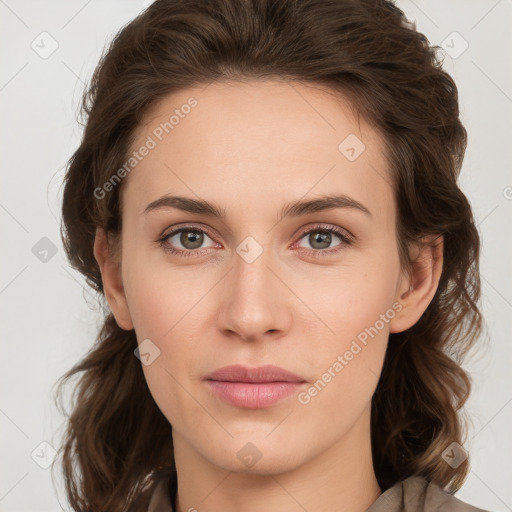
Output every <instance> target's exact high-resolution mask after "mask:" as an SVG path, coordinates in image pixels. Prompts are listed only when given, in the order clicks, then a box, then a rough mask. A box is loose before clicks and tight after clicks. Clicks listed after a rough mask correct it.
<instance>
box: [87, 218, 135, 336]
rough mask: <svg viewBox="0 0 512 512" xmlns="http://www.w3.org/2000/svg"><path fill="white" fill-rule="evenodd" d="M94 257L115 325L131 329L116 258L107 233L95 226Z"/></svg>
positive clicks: (131, 324) (126, 329)
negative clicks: (112, 252) (111, 249)
mask: <svg viewBox="0 0 512 512" xmlns="http://www.w3.org/2000/svg"><path fill="white" fill-rule="evenodd" d="M94 257H95V258H96V261H97V262H98V265H99V267H100V272H101V279H102V282H103V290H104V293H105V297H106V299H107V302H108V304H109V306H110V309H111V310H112V313H113V314H114V317H115V319H116V322H117V325H119V327H120V328H121V329H124V330H125V331H130V330H131V329H133V322H132V320H131V317H130V312H129V309H128V303H127V301H126V296H125V292H124V287H123V283H122V278H121V267H120V264H119V261H118V258H117V257H115V255H113V254H111V251H110V245H109V242H108V238H107V234H106V233H105V230H104V229H103V228H100V227H97V228H96V236H95V239H94Z"/></svg>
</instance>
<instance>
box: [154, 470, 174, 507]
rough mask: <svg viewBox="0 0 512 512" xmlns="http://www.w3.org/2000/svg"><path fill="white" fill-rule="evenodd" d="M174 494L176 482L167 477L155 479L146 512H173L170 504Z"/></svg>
mask: <svg viewBox="0 0 512 512" xmlns="http://www.w3.org/2000/svg"><path fill="white" fill-rule="evenodd" d="M175 492H176V480H175V478H173V477H172V476H171V477H169V475H160V476H159V477H157V478H156V479H155V485H154V487H153V491H152V494H151V499H150V501H149V504H148V509H147V512H175V511H174V506H173V505H172V503H171V498H172V499H173V498H174V495H175Z"/></svg>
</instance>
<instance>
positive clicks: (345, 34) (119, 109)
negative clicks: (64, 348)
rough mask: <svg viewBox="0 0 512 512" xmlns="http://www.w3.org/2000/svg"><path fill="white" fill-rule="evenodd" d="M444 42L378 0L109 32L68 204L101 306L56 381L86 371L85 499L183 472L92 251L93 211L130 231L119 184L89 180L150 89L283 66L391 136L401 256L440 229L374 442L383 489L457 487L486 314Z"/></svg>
mask: <svg viewBox="0 0 512 512" xmlns="http://www.w3.org/2000/svg"><path fill="white" fill-rule="evenodd" d="M438 50H439V47H437V46H431V45H429V41H428V39H427V38H426V37H425V36H424V35H423V34H421V33H419V32H418V31H417V30H416V25H415V24H413V23H410V22H409V21H408V20H407V19H406V17H405V15H404V13H403V12H402V11H401V10H400V9H399V8H398V7H397V6H395V5H394V4H393V3H392V2H390V1H385V0H330V1H326V0H300V1H295V0H208V1H204V0H157V1H156V2H154V3H153V4H152V5H150V6H149V7H148V8H147V9H146V10H144V11H143V12H142V13H141V14H140V15H139V16H137V17H136V18H135V19H134V20H132V21H131V22H130V23H128V24H127V25H125V26H124V27H123V28H122V29H120V30H119V32H118V33H117V34H116V35H115V37H114V38H113V39H112V41H111V43H110V45H109V47H107V48H105V49H104V52H103V54H102V57H101V59H100V62H99V64H98V66H97V68H96V69H95V71H94V74H93V76H92V79H91V82H90V84H89V86H88V88H87V89H86V91H85V92H84V94H83V98H82V104H81V114H82V115H83V116H84V115H85V118H86V122H85V125H84V132H83V137H82V140H81V143H80V146H79V147H78V149H77V150H76V151H75V152H74V154H73V155H72V157H71V158H70V160H69V162H68V165H67V169H66V176H65V180H64V193H63V202H62V225H61V236H62V240H63V244H64V248H65V250H66V253H67V257H68V259H69V261H70V264H71V266H72V267H73V268H75V269H77V270H78V271H79V272H80V273H81V274H83V276H85V278H86V282H87V284H88V285H89V286H91V287H92V288H93V290H94V291H95V292H97V297H98V301H99V303H100V304H101V305H102V307H103V314H104V318H103V320H104V323H103V326H102V327H101V329H100V330H99V333H98V337H97V339H96V341H95V344H94V346H93V347H92V348H91V349H90V351H89V352H88V353H87V354H86V355H85V356H84V358H83V359H82V360H81V361H80V362H78V363H77V364H76V365H75V366H74V367H73V368H71V369H70V370H69V371H68V372H67V373H66V374H64V375H63V376H62V377H61V378H60V379H59V381H60V384H59V389H58V392H59V394H60V393H61V391H62V389H61V388H62V386H63V385H64V384H65V383H66V382H67V381H68V379H69V378H70V377H72V376H77V377H78V376H79V380H78V382H77V383H76V387H75V388H74V393H73V395H72V412H71V414H70V415H69V419H68V420H67V422H66V431H65V439H64V443H63V445H62V447H61V449H60V452H59V454H60V455H61V456H62V469H63V473H64V477H65V484H66V492H67V496H68V500H69V502H70V504H71V506H72V507H73V509H74V510H76V511H109V512H118V511H119V512H120V511H125V510H130V511H132V510H133V511H136V510H145V509H146V508H147V504H148V500H149V497H150V494H151V492H152V491H153V489H154V486H155V485H156V482H157V476H162V475H167V476H170V477H172V478H174V479H175V478H176V472H175V471H176V470H175V466H174V457H173V447H172V437H171V425H170V424H169V422H168V421H167V419H166V418H165V417H164V415H163V414H162V412H161V411H160V410H159V408H158V407H157V405H156V403H155V402H154V400H153V398H152V396H151V395H150V392H149V389H148V387H147V384H146V381H145V378H144V375H143V371H142V367H141V363H140V361H139V360H138V359H137V358H136V357H134V349H135V348H136V347H137V340H136V336H135V332H134V330H131V331H125V330H122V329H121V328H120V327H119V326H118V325H117V323H116V321H115V319H114V317H113V315H112V313H111V312H110V310H109V308H108V306H107V305H106V302H105V297H104V290H103V284H102V279H101V273H100V270H99V267H98V263H97V261H96V259H95V257H94V254H93V245H94V238H95V232H96V227H98V226H100V227H102V228H104V229H105V230H106V231H107V233H108V234H109V236H110V237H111V238H112V241H115V240H118V239H119V234H120V232H121V211H120V207H121V202H120V197H121V196H120V193H121V190H122V185H123V182H121V183H120V184H119V185H118V186H115V187H113V190H112V191H110V192H108V193H107V194H106V196H105V197H104V198H103V199H97V198H96V196H95V193H94V191H95V190H96V189H97V188H98V187H101V186H102V185H103V184H104V183H105V182H106V181H107V180H108V179H109V178H111V176H112V175H113V174H114V172H115V171H116V170H117V169H119V168H120V167H121V166H122V165H123V163H124V162H125V161H126V160H127V154H128V151H129V149H130V146H131V144H132V142H133V140H134V139H133V136H134V131H135V129H136V128H137V126H138V125H139V123H140V122H141V120H142V119H143V117H144V115H145V113H146V112H147V111H148V109H149V108H150V107H151V106H152V105H154V104H155V102H157V101H158V100H159V99H162V98H163V97H164V96H166V95H168V94H170V93H173V92H176V91H179V90H183V89H186V88H187V87H192V86H197V85H200V84H207V83H212V82H214V81H218V80H225V79H229V80H251V79H257V78H277V77H279V78H281V79H283V78H284V79H286V80H291V81H294V80H295V81H299V82H303V83H308V82H309V83H316V84H322V85H324V86H328V87H329V88H331V89H332V90H334V91H339V92H341V93H342V94H344V95H345V96H346V97H347V98H349V100H350V101H351V105H352V106H353V107H354V108H355V109H356V111H357V112H358V113H359V114H361V115H362V116H363V117H364V118H365V119H366V121H367V122H369V123H371V124H372V125H373V126H375V127H376V128H377V129H378V130H379V132H380V133H381V134H382V136H383V138H384V141H385V146H386V151H387V158H388V161H389V165H390V168H391V169H392V180H393V183H392V184H393V189H394V195H395V198H396V205H397V211H398V215H397V244H398V246H399V254H400V262H401V264H402V266H403V268H406V269H408V270H410V269H411V268H412V267H411V264H412V262H411V261H409V259H408V252H407V247H408V246H409V244H410V243H412V242H415V241H418V240H420V238H421V237H422V236H423V235H425V234H432V235H437V236H440V235H442V236H443V240H444V255H443V258H444V260H443V270H442V275H441V278H440V282H439V286H438V289H437V292H436V294H435V296H434V298H433V300H432V302H431V303H430V305H429V306H428V308H427V310H426V311H425V313H424V314H423V315H422V317H421V318H420V320H419V321H418V322H417V323H416V324H415V325H414V326H412V327H411V328H409V329H408V330H406V331H404V332H401V333H395V334H390V339H389V346H388V349H387V353H386V357H385V361H384V366H383V370H382V374H381V377H380V380H379V382H378V385H377V388H376V391H375V394H374V396H373V398H372V412H371V442H372V453H373V461H374V468H375V473H376V477H377V480H378V483H379V485H380V487H381V489H382V490H383V491H384V490H386V489H388V488H389V487H391V486H392V485H394V484H395V483H397V482H399V481H401V480H403V479H405V478H407V477H409V476H412V475H420V476H423V477H424V478H426V479H427V480H428V481H432V482H434V483H437V484H438V485H440V486H441V487H443V488H445V490H446V491H448V492H450V493H454V492H456V491H457V490H458V489H459V488H460V487H461V486H462V484H463V482H464V480H465V478H466V477H467V473H468V471H469V465H468V460H466V461H464V462H463V463H462V464H461V465H460V466H459V467H457V468H455V469H454V468H452V467H451V466H450V465H449V464H447V463H446V462H445V460H443V458H442V457H441V454H442V452H443V451H444V450H445V449H446V448H447V447H448V446H449V445H450V444H451V443H452V442H454V441H456V442H458V443H459V444H460V445H463V442H464V440H463V435H465V434H466V432H465V429H466V427H467V425H466V423H465V421H466V418H465V417H464V411H463V410H462V406H463V405H464V403H465V402H466V400H467V398H468V395H469V393H470V389H471V380H470V377H469V375H468V374H467V373H466V372H465V371H464V370H463V368H462V366H461V364H462V361H463V358H464V357H465V356H466V355H467V352H468V351H469V349H470V348H471V347H472V346H473V344H474V342H475V340H476V339H477V338H478V337H479V335H480V333H481V330H482V326H483V320H482V315H481V313H480V310H479V307H478V301H479V299H480V274H479V251H480V239H479V234H478V231H477V228H476V226H475V224H474V219H473V214H472V210H471V206H470V204H469V202H468V200H467V198H466V197H465V195H464V194H463V192H462V191H461V190H460V188H459V186H458V184H457V180H458V176H459V173H460V168H461V165H462V161H463V157H464V152H465V150H466V144H467V132H466V130H465V128H464V126H463V125H462V123H461V121H460V119H459V106H458V91H457V87H456V85H455V83H454V81H453V80H452V78H451V77H450V75H448V74H447V73H446V72H445V71H444V70H443V69H442V59H441V58H440V57H439V55H438V53H437V51H438ZM58 405H59V404H58ZM59 407H60V409H61V410H63V409H64V408H63V407H62V406H61V405H59ZM66 414H67V413H66Z"/></svg>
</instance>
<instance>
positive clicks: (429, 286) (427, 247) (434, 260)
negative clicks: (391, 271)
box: [390, 235, 444, 333]
mask: <svg viewBox="0 0 512 512" xmlns="http://www.w3.org/2000/svg"><path fill="white" fill-rule="evenodd" d="M443 247H444V240H443V236H442V235H428V236H426V237H423V238H422V240H421V243H417V244H414V246H413V247H412V248H411V252H410V255H411V259H412V262H413V263H412V270H411V272H410V275H409V274H408V273H406V272H403V273H402V275H401V279H400V284H399V286H398V288H397V293H396V296H395V301H397V302H399V303H400V304H401V305H402V309H401V310H400V311H399V312H397V314H396V315H395V317H394V318H393V319H392V320H391V322H390V332H391V333H396V332H402V331H405V330H407V329H409V328H410V327H412V326H413V325H414V324H415V323H416V322H417V321H418V320H419V319H420V318H421V315H423V313H424V312H425V310H426V309H427V307H428V305H429V304H430V302H431V301H432V299H433V298H434V295H435V293H436V291H437V287H438V285H439V280H440V279H441V272H442V269H443Z"/></svg>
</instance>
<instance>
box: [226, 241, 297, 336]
mask: <svg viewBox="0 0 512 512" xmlns="http://www.w3.org/2000/svg"><path fill="white" fill-rule="evenodd" d="M251 243H252V244H253V245H251ZM244 250H245V252H244ZM257 252H259V254H257ZM290 278H291V275H290V274H289V273H288V274H287V273H286V272H285V271H284V270H283V269H282V267H281V266H280V265H279V262H277V261H276V258H273V257H272V254H271V252H270V251H265V250H262V251H256V246H255V245H254V243H253V242H251V241H250V240H249V241H247V242H246V243H245V244H244V243H242V244H240V246H239V247H238V248H237V253H236V254H235V255H234V257H233V266H232V268H231V269H230V271H229V273H228V275H227V276H226V277H225V280H224V284H223V285H222V293H221V299H220V302H219V308H220V311H219V314H218V322H219V329H220V330H221V331H223V332H224V333H225V334H226V335H228V336H231V337H232V338H238V339H241V340H244V341H251V342H255V341H257V340H259V339H262V338H264V337H265V336H266V335H268V334H272V336H273V338H276V337H278V336H279V333H281V334H284V333H285V332H286V331H287V330H288V329H289V328H290V326H291V319H292V307H293V304H294V303H295V304H296V301H297V299H296V298H295V297H294V296H293V293H292V292H291V291H290V288H289V286H290V284H287V283H286V281H287V280H288V281H289V280H290Z"/></svg>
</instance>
